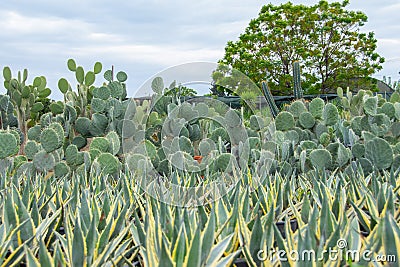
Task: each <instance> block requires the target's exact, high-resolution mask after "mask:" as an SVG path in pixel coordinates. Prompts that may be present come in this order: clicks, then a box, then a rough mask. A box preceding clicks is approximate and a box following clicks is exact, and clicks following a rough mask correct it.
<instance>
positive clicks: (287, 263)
mask: <svg viewBox="0 0 400 267" xmlns="http://www.w3.org/2000/svg"><path fill="white" fill-rule="evenodd" d="M273 227H274V233H275V236H276V239H275V241H276V244H277V246H278V248H279V250H283V251H285V252H286V255H288V252H289V251H288V249H287V247H286V246H285V241H284V240H283V238H282V235H281V232H280V231H279V229H278V227H277V226H276V225H275V224H273ZM280 263H281V265H282V267H286V266H287V267H289V266H293V265H294V262H293V261H292V259H291V258H290V257H287V261H281V262H280Z"/></svg>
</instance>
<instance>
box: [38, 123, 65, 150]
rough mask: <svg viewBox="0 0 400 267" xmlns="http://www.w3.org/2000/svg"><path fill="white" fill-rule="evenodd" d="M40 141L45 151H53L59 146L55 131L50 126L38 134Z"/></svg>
mask: <svg viewBox="0 0 400 267" xmlns="http://www.w3.org/2000/svg"><path fill="white" fill-rule="evenodd" d="M40 143H41V144H42V147H43V149H44V150H45V151H46V152H47V153H50V152H53V151H54V150H56V149H57V148H60V147H61V145H60V140H59V136H58V135H57V132H56V131H55V130H53V129H51V128H46V129H44V130H43V131H42V134H41V135H40Z"/></svg>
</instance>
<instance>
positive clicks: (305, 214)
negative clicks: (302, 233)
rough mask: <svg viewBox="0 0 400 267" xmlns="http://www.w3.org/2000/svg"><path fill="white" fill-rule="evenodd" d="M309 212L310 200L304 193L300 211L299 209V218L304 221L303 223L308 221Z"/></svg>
mask: <svg viewBox="0 0 400 267" xmlns="http://www.w3.org/2000/svg"><path fill="white" fill-rule="evenodd" d="M310 212H311V204H310V200H309V199H308V196H307V194H304V197H303V205H302V207H301V211H300V215H301V216H300V218H301V220H302V221H303V222H304V224H306V223H308V218H309V216H310Z"/></svg>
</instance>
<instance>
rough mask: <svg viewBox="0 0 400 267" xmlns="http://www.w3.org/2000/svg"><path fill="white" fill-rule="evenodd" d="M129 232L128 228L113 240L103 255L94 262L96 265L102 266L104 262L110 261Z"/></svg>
mask: <svg viewBox="0 0 400 267" xmlns="http://www.w3.org/2000/svg"><path fill="white" fill-rule="evenodd" d="M128 231H129V227H126V228H125V229H124V230H122V231H121V232H120V234H119V235H118V236H117V237H116V238H114V239H112V240H111V242H110V243H108V244H107V246H106V247H105V248H104V250H103V253H102V254H100V255H99V256H98V258H97V259H96V261H95V262H94V265H98V266H102V265H103V264H104V262H106V261H107V260H108V259H109V257H110V256H111V254H112V253H113V252H114V251H115V250H116V249H117V247H118V245H120V244H121V242H122V241H123V239H124V238H125V237H126V235H127V233H128Z"/></svg>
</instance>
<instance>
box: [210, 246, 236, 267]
mask: <svg viewBox="0 0 400 267" xmlns="http://www.w3.org/2000/svg"><path fill="white" fill-rule="evenodd" d="M240 252H241V251H240V250H238V251H236V252H234V253H232V254H229V255H228V256H226V257H224V258H222V259H221V260H220V261H218V262H216V263H215V264H210V265H207V266H212V267H225V266H232V264H233V261H234V260H235V259H236V257H237V256H238V255H239V254H240Z"/></svg>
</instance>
